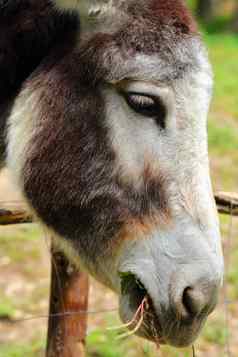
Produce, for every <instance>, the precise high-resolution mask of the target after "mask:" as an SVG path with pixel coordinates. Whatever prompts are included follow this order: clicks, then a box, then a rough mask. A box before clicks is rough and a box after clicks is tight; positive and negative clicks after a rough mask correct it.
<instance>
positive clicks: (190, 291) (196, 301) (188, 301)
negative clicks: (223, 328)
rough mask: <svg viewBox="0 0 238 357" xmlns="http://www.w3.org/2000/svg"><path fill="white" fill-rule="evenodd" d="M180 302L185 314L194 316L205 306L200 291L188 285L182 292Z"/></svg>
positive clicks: (203, 297)
mask: <svg viewBox="0 0 238 357" xmlns="http://www.w3.org/2000/svg"><path fill="white" fill-rule="evenodd" d="M182 304H183V307H184V309H185V312H186V315H187V316H189V317H195V316H197V315H199V314H200V313H201V312H202V310H203V309H204V308H205V305H206V302H205V296H204V294H203V293H202V292H201V291H199V290H196V289H194V288H190V287H188V288H186V289H185V290H184V292H183V296H182Z"/></svg>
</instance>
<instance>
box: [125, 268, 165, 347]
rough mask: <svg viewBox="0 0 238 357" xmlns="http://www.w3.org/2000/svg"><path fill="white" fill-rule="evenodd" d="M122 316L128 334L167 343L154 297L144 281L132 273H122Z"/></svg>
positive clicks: (158, 342) (157, 342)
mask: <svg viewBox="0 0 238 357" xmlns="http://www.w3.org/2000/svg"><path fill="white" fill-rule="evenodd" d="M120 276H121V302H120V316H121V319H122V321H123V322H124V323H125V325H124V326H125V327H127V328H128V330H129V332H128V334H126V333H125V334H124V336H127V335H128V336H130V335H131V334H135V335H138V336H140V337H143V338H146V339H148V340H151V341H153V342H155V343H156V344H157V345H160V344H164V343H166V342H165V340H164V338H163V334H162V328H161V324H160V322H159V317H158V315H157V314H156V311H155V308H154V305H153V301H152V298H151V297H150V295H149V293H148V291H147V289H146V288H145V286H144V285H143V284H142V282H141V281H140V280H139V279H138V278H137V277H136V276H135V275H134V274H132V273H121V274H120Z"/></svg>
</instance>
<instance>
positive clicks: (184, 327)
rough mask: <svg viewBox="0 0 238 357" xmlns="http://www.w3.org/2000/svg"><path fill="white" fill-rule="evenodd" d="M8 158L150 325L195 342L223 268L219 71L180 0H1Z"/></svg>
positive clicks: (153, 336)
mask: <svg viewBox="0 0 238 357" xmlns="http://www.w3.org/2000/svg"><path fill="white" fill-rule="evenodd" d="M0 30H1V31H0V48H1V56H0V72H1V83H0V92H1V95H0V108H1V111H0V119H1V145H0V147H1V158H2V160H1V161H2V165H4V164H5V165H6V166H7V167H8V168H9V170H10V172H11V174H12V177H13V179H14V181H15V183H16V185H17V187H18V188H19V189H20V190H21V191H22V193H23V195H24V198H25V200H26V202H27V204H28V205H29V207H30V208H31V210H32V212H34V214H35V215H36V216H37V217H38V219H39V221H40V222H41V224H43V225H44V226H46V227H47V228H48V229H49V230H50V231H51V232H53V235H54V237H55V238H54V244H56V245H57V246H58V247H59V249H61V250H62V251H63V252H64V253H65V254H66V256H67V257H68V258H69V259H70V261H72V262H73V263H74V264H75V265H76V266H78V267H80V268H82V267H83V268H84V269H86V270H87V271H88V272H89V273H90V274H92V275H93V276H94V277H96V278H97V279H98V280H99V281H101V282H102V283H103V284H105V285H107V286H108V287H110V288H111V289H113V290H114V291H115V292H116V293H117V294H118V295H119V305H120V315H121V318H122V320H123V321H124V322H128V321H129V320H130V319H131V318H132V317H133V316H134V314H135V312H136V311H137V310H138V307H139V306H140V304H141V303H142V301H143V299H144V298H145V296H146V297H148V298H149V303H148V306H147V308H148V311H147V313H146V314H145V316H144V321H143V324H142V325H141V327H140V329H139V330H138V332H137V333H138V335H140V336H142V337H145V338H147V339H150V340H156V341H158V340H159V342H160V343H164V344H170V345H172V346H177V347H182V346H188V345H190V344H192V343H193V342H194V340H195V339H196V338H197V336H198V335H199V333H200V331H201V328H202V326H203V325H204V323H205V321H206V319H207V317H208V315H209V314H210V313H211V312H212V311H213V310H214V308H215V306H216V303H217V297H218V292H219V289H220V286H221V284H222V278H223V258H222V250H221V240H220V233H219V223H218V216H217V211H216V207H215V204H214V199H213V193H212V188H211V182H210V175H209V160H208V149H207V112H208V109H209V103H210V98H211V94H212V84H213V81H212V72H211V68H210V65H209V61H208V58H207V53H206V50H205V48H204V46H203V44H202V41H201V39H200V36H199V34H198V31H197V28H196V24H195V22H194V20H193V18H192V16H191V14H190V13H189V11H188V9H187V8H186V6H185V4H184V3H183V1H182V0H127V1H125V0H124V1H123V0H104V1H102V0H101V1H92V0H91V1H90V0H80V1H77V0H54V1H52V2H51V1H50V0H38V1H34V0H8V1H6V0H0Z"/></svg>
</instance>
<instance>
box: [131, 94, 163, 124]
mask: <svg viewBox="0 0 238 357" xmlns="http://www.w3.org/2000/svg"><path fill="white" fill-rule="evenodd" d="M124 97H125V100H126V102H127V104H128V105H129V107H130V108H131V109H133V110H134V111H135V112H136V113H139V114H141V115H143V116H146V117H150V118H154V119H155V120H156V122H158V124H159V125H160V126H161V127H162V128H164V127H165V117H166V108H165V106H164V104H163V103H162V102H161V100H160V99H159V98H157V97H155V96H148V95H146V94H138V93H131V92H129V93H126V94H124Z"/></svg>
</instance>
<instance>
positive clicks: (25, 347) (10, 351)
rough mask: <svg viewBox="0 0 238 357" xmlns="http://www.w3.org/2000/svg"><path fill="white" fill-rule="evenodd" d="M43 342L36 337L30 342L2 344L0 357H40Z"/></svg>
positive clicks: (43, 345)
mask: <svg viewBox="0 0 238 357" xmlns="http://www.w3.org/2000/svg"><path fill="white" fill-rule="evenodd" d="M44 348H45V342H44V341H39V340H38V339H36V340H35V341H32V342H31V344H3V345H1V346H0V357H42V356H43V351H44Z"/></svg>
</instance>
